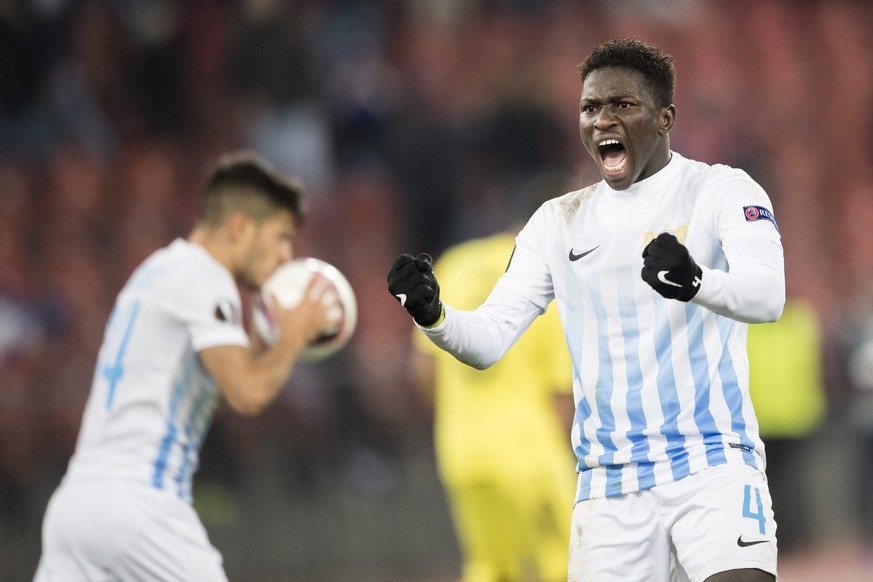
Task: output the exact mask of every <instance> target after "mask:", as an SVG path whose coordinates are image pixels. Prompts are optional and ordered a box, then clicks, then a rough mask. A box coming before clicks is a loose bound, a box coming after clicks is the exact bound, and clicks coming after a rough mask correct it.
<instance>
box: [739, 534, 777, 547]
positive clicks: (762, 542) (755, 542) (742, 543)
mask: <svg viewBox="0 0 873 582" xmlns="http://www.w3.org/2000/svg"><path fill="white" fill-rule="evenodd" d="M769 541H770V540H755V541H753V542H747V541H746V540H744V539H743V536H740V537H738V538H737V545H738V546H740V547H741V548H748V547H749V546H755V545H758V544H766V543H767V542H769Z"/></svg>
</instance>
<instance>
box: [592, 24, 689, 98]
mask: <svg viewBox="0 0 873 582" xmlns="http://www.w3.org/2000/svg"><path fill="white" fill-rule="evenodd" d="M603 67H626V68H629V69H634V70H636V71H639V72H640V73H642V74H643V76H644V77H645V78H646V81H647V82H648V84H649V87H650V88H651V91H652V97H653V98H654V99H655V102H656V104H657V105H658V106H659V107H666V106H667V105H670V104H672V103H673V90H674V88H675V85H676V68H675V66H674V65H673V57H671V56H670V55H668V54H666V53H664V52H663V51H662V50H661V49H659V48H658V47H656V46H654V45H651V44H649V43H646V42H643V41H640V40H637V39H635V38H625V37H620V36H618V37H615V38H614V39H612V40H611V41H608V42H605V43H603V44H600V45H597V46H595V47H594V50H593V51H592V52H591V54H590V55H588V58H587V59H585V62H583V63H582V64H581V65H579V67H578V69H579V76H580V78H581V80H582V82H583V83H584V82H585V79H586V78H587V77H588V75H589V74H590V73H591V72H592V71H594V70H595V69H600V68H603Z"/></svg>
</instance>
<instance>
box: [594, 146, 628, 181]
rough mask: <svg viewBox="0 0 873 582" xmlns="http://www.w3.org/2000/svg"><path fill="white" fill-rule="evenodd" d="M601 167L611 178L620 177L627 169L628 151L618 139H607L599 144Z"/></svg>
mask: <svg viewBox="0 0 873 582" xmlns="http://www.w3.org/2000/svg"><path fill="white" fill-rule="evenodd" d="M597 151H598V152H599V153H600V167H601V169H602V170H603V173H604V174H605V175H606V176H609V177H610V178H618V177H620V176H621V175H622V174H623V173H624V171H625V169H626V168H627V150H626V149H625V147H624V144H623V143H621V142H620V141H618V140H617V139H605V140H603V141H601V142H599V143H598V144H597Z"/></svg>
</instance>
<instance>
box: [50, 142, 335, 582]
mask: <svg viewBox="0 0 873 582" xmlns="http://www.w3.org/2000/svg"><path fill="white" fill-rule="evenodd" d="M201 204H202V205H201V209H200V215H199V218H198V220H197V223H196V224H195V226H194V229H193V230H192V232H191V235H190V236H189V237H188V239H187V240H183V239H178V240H176V241H174V242H173V243H171V244H170V245H169V246H167V247H165V248H163V249H160V250H158V251H156V252H155V253H153V254H152V255H151V256H150V257H149V258H147V259H146V260H145V262H143V264H142V265H140V266H139V268H138V269H137V270H136V271H135V272H134V273H133V275H132V276H131V278H130V279H129V280H128V282H127V284H126V285H125V286H124V288H123V289H122V290H121V292H120V293H119V295H118V299H117V300H116V303H115V307H114V309H113V311H112V315H111V316H110V318H109V322H108V324H107V326H106V333H105V336H104V339H103V345H102V346H101V348H100V352H99V355H98V360H97V366H96V369H95V373H94V381H93V384H92V387H91V393H90V396H89V398H88V403H87V405H86V408H85V414H84V418H83V421H82V428H81V430H80V432H79V439H78V442H77V444H76V451H75V454H74V455H73V458H72V460H71V461H70V464H69V467H68V469H67V473H66V475H65V476H64V479H63V481H62V483H61V485H60V486H59V487H58V489H57V490H56V491H55V493H54V495H53V496H52V498H51V501H50V502H49V505H48V509H47V511H46V516H45V520H44V523H43V551H42V558H41V560H40V564H39V568H38V569H37V573H36V582H50V581H58V582H76V581H82V582H84V581H86V580H87V581H102V580H105V581H109V580H150V581H155V582H158V581H178V582H183V581H194V580H196V581H198V582H199V581H203V582H219V581H225V580H227V578H226V576H225V573H224V570H223V567H222V559H221V555H220V554H219V552H218V551H217V550H216V549H215V548H214V547H213V546H212V544H211V543H210V542H209V540H208V538H207V535H206V532H205V530H204V528H203V525H202V524H201V523H200V520H199V518H198V517H197V514H196V513H195V511H194V508H193V507H192V506H191V482H192V478H193V475H194V471H195V470H196V469H197V466H198V460H199V451H200V446H201V444H202V442H203V438H204V436H205V435H206V431H207V430H208V428H209V425H210V424H211V421H212V417H213V413H214V411H215V409H216V407H217V406H218V404H219V402H220V401H221V400H222V398H223V399H224V400H225V401H226V402H227V403H228V405H229V406H230V407H231V408H233V409H235V410H236V411H238V412H240V413H243V414H255V413H257V412H260V411H261V410H262V409H263V408H264V407H266V406H267V405H268V404H269V403H270V402H272V400H273V399H274V398H275V397H276V395H277V394H278V393H279V390H280V389H281V388H282V386H283V385H284V384H285V381H286V380H287V378H288V376H289V375H290V374H291V372H292V369H293V367H294V364H295V362H296V360H297V356H298V354H299V353H300V351H301V350H302V349H303V347H304V346H305V345H306V344H307V343H308V342H309V341H310V340H312V339H314V338H315V337H317V335H318V333H319V330H321V329H323V328H324V326H325V325H326V324H327V323H328V321H329V319H328V316H327V313H326V311H327V309H328V308H329V306H328V307H326V306H324V305H323V304H322V299H323V297H324V294H325V292H326V291H327V289H328V287H329V283H328V282H327V279H325V278H323V277H320V278H315V279H313V281H312V283H311V285H310V287H309V289H308V292H307V295H306V296H305V297H304V299H303V300H302V301H301V302H300V304H298V306H297V307H295V308H294V309H283V308H281V306H279V305H276V306H274V312H275V314H276V317H277V320H278V325H279V326H280V329H281V333H280V337H279V339H278V341H277V342H276V343H275V344H273V345H272V346H271V347H270V348H269V349H267V348H266V347H265V346H264V345H263V343H261V342H260V341H259V340H258V337H257V335H256V334H252V337H251V343H250V339H249V338H248V337H247V336H246V333H245V331H244V329H243V325H242V311H241V300H240V294H239V291H238V288H237V285H240V286H242V287H246V288H250V289H257V288H258V287H259V286H260V285H261V284H262V283H263V282H264V281H265V280H266V279H267V278H268V276H269V275H270V274H271V273H272V272H273V271H274V270H275V269H276V267H278V266H279V265H280V264H281V263H283V262H285V261H288V260H290V259H291V258H292V254H293V252H292V244H291V239H292V237H293V235H294V233H295V231H296V229H297V225H298V224H299V222H300V220H301V218H302V217H303V213H304V206H303V204H304V198H303V190H302V188H301V186H300V184H299V183H298V182H296V181H295V180H293V179H289V178H287V177H285V176H282V175H280V174H278V173H276V172H275V171H274V170H273V169H272V168H271V167H269V166H268V165H267V164H266V163H265V162H264V161H263V160H261V159H260V158H259V157H257V156H255V155H253V154H245V153H241V154H235V155H229V156H227V157H226V158H224V159H222V160H221V162H220V163H219V164H218V166H217V167H216V168H215V169H214V170H213V172H212V173H211V174H210V175H209V177H208V178H207V180H206V184H205V186H204V188H203V191H202V199H201Z"/></svg>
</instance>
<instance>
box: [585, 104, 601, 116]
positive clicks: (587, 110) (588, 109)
mask: <svg viewBox="0 0 873 582" xmlns="http://www.w3.org/2000/svg"><path fill="white" fill-rule="evenodd" d="M596 109H597V108H596V107H594V106H593V105H583V106H582V113H585V114H587V115H591V114H592V113H594V111H595V110H596Z"/></svg>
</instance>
